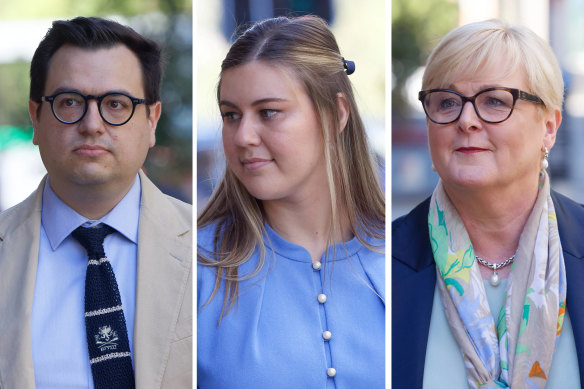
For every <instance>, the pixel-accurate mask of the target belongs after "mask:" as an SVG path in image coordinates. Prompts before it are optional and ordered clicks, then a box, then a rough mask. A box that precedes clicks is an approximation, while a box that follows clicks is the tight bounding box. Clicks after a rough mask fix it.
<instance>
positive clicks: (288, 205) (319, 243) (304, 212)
mask: <svg viewBox="0 0 584 389" xmlns="http://www.w3.org/2000/svg"><path fill="white" fill-rule="evenodd" d="M263 207H264V211H265V214H266V218H267V221H268V223H269V224H270V226H271V227H272V228H273V229H274V231H276V232H277V233H278V234H279V235H280V236H282V237H283V238H284V239H286V240H287V241H289V242H292V243H294V244H297V245H300V246H302V247H304V248H305V249H307V250H308V252H309V253H310V257H311V259H312V261H313V262H315V261H319V260H320V258H321V257H322V255H323V254H324V252H325V251H326V250H327V248H328V245H329V244H335V243H341V242H345V241H348V240H350V239H351V238H352V234H351V228H350V223H349V220H348V216H347V213H346V210H345V207H338V208H337V209H338V213H337V215H338V216H337V218H338V219H339V220H338V222H337V225H336V226H332V225H331V220H332V211H331V199H330V196H329V194H328V192H327V191H322V192H321V193H320V194H318V198H310V199H304V200H300V201H295V202H292V201H285V200H277V201H276V200H274V201H263ZM329 236H330V237H331V238H332V242H330V241H329Z"/></svg>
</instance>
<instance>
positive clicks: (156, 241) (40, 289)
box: [0, 18, 192, 388]
mask: <svg viewBox="0 0 584 389" xmlns="http://www.w3.org/2000/svg"><path fill="white" fill-rule="evenodd" d="M161 78H162V66H161V53H160V48H159V46H158V45H157V44H156V43H154V42H153V41H151V40H149V39H146V38H144V37H142V36H141V35H139V34H137V33H136V32H135V31H133V30H132V29H130V28H128V27H126V26H123V25H120V24H118V23H115V22H112V21H108V20H105V19H100V18H76V19H73V20H70V21H56V22H54V23H53V27H52V28H51V29H50V30H49V32H48V33H47V35H46V36H45V38H44V39H43V40H42V42H41V43H40V45H39V47H38V48H37V50H36V52H35V54H34V57H33V60H32V63H31V87H30V101H29V111H30V116H31V119H32V122H33V127H34V138H33V143H34V144H35V145H38V147H39V151H40V153H41V157H42V160H43V163H44V165H45V167H46V169H47V172H48V174H47V176H46V177H45V179H43V181H42V182H41V184H40V185H39V188H38V189H37V190H36V191H35V192H34V193H33V194H32V195H31V196H30V197H29V198H28V199H26V200H25V201H23V202H22V203H20V204H18V205H17V206H15V207H13V208H11V209H9V210H7V211H5V212H3V213H2V214H0V387H1V388H35V387H36V388H56V387H59V388H60V387H81V388H86V387H89V388H92V387H95V388H103V387H128V388H131V387H134V386H135V387H137V388H191V387H192V324H191V323H192V300H191V299H192V226H191V222H192V207H191V206H190V205H188V204H185V203H183V202H181V201H179V200H177V199H174V198H172V197H169V196H166V195H164V194H162V193H161V192H160V191H159V190H158V189H157V188H156V187H155V186H154V184H152V182H151V181H150V180H149V179H148V178H147V177H146V175H144V174H143V173H142V172H141V171H140V168H141V166H142V164H143V163H144V160H145V158H146V154H147V152H148V149H149V148H150V147H152V146H153V145H154V143H155V130H156V125H157V123H158V119H159V117H160V112H161V103H160V83H161ZM102 229H104V230H105V229H107V230H108V231H109V232H107V233H106V234H105V235H106V236H105V238H103V237H102V238H101V241H100V243H99V244H98V245H101V246H100V247H101V248H103V250H102V251H103V254H99V255H97V256H95V255H94V256H92V255H93V254H92V252H91V250H90V249H89V248H88V246H87V245H85V244H84V243H82V241H81V240H79V238H78V237H77V235H75V233H76V231H78V230H82V231H90V233H93V232H94V231H97V230H102ZM94 271H97V274H100V275H99V276H93V274H95V273H93V272H94ZM100 272H102V273H100ZM102 275H103V277H102ZM96 296H98V297H99V299H101V300H99V299H98V298H97V297H96ZM98 300H99V301H100V302H99V303H97V305H95V304H94V301H98ZM102 301H105V302H102ZM92 304H93V305H92ZM99 304H103V305H99ZM96 323H97V324H96Z"/></svg>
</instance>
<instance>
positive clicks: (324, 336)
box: [322, 331, 333, 340]
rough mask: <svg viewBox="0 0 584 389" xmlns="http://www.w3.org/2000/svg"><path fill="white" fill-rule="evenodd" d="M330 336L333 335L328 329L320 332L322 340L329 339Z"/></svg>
mask: <svg viewBox="0 0 584 389" xmlns="http://www.w3.org/2000/svg"><path fill="white" fill-rule="evenodd" d="M332 336H333V334H331V332H330V331H325V332H323V333H322V338H323V339H324V340H329V339H330V338H332Z"/></svg>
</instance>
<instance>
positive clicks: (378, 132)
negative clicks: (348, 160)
mask: <svg viewBox="0 0 584 389" xmlns="http://www.w3.org/2000/svg"><path fill="white" fill-rule="evenodd" d="M365 4H366V5H365ZM196 7H197V9H196V15H197V27H196V40H195V58H196V68H197V79H196V90H197V99H196V116H197V162H196V166H197V208H198V210H199V211H200V210H201V209H202V207H203V206H204V205H205V203H206V202H207V199H208V197H209V195H210V194H211V191H212V190H213V188H214V187H215V185H216V184H217V183H218V181H219V180H220V178H221V175H222V173H223V169H224V159H225V158H224V155H223V147H222V144H221V116H220V112H219V108H218V107H217V97H216V96H217V94H216V89H217V83H218V81H219V71H220V69H221V61H222V60H223V58H224V57H225V55H226V54H227V51H228V50H229V46H230V45H231V43H232V42H233V41H234V39H235V37H236V31H239V32H243V31H242V27H243V26H245V25H249V23H252V22H254V21H257V20H261V19H265V18H269V17H273V16H281V15H283V16H291V15H302V14H306V13H309V14H315V15H319V16H321V17H323V18H324V19H326V20H327V21H328V22H329V25H330V27H331V29H332V31H333V33H334V34H335V37H336V39H337V43H338V45H339V47H340V50H341V53H342V55H343V56H344V57H345V58H346V59H349V60H352V61H355V64H356V71H355V73H354V74H352V75H351V76H350V80H351V82H352V83H353V87H354V90H355V94H356V99H357V103H358V105H359V109H360V113H361V116H362V118H363V120H364V122H365V126H366V127H367V131H368V136H369V140H370V142H371V145H372V146H373V148H374V150H375V153H376V155H377V157H378V160H379V164H380V177H381V181H382V182H383V178H384V165H385V149H386V145H387V142H386V139H385V129H384V127H385V54H386V53H385V47H386V45H385V4H384V0H368V1H367V2H365V3H362V2H356V1H350V0H214V1H197V2H196Z"/></svg>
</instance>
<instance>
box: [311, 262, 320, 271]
mask: <svg viewBox="0 0 584 389" xmlns="http://www.w3.org/2000/svg"><path fill="white" fill-rule="evenodd" d="M312 268H313V269H314V270H320V262H318V261H316V262H313V263H312Z"/></svg>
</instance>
